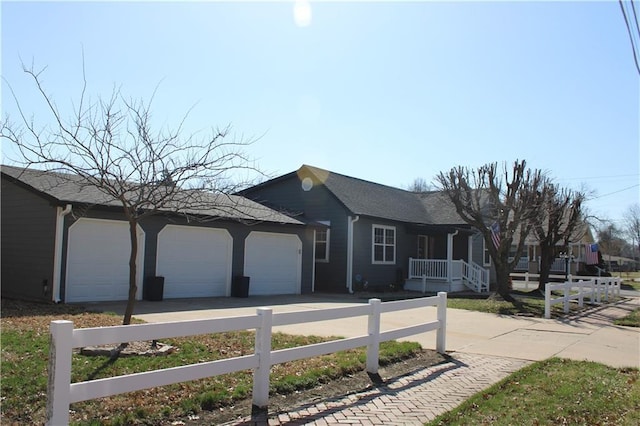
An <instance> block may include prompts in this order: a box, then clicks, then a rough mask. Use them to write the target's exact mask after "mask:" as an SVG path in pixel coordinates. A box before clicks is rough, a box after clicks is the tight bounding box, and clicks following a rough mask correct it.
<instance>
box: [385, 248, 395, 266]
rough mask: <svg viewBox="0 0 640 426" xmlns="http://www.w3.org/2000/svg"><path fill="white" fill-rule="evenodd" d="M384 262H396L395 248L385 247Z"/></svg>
mask: <svg viewBox="0 0 640 426" xmlns="http://www.w3.org/2000/svg"><path fill="white" fill-rule="evenodd" d="M384 260H385V262H393V261H394V258H393V246H387V247H385V256H384Z"/></svg>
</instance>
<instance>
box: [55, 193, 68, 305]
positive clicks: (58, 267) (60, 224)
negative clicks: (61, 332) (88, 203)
mask: <svg viewBox="0 0 640 426" xmlns="http://www.w3.org/2000/svg"><path fill="white" fill-rule="evenodd" d="M69 213H71V204H67V205H66V207H65V208H64V210H63V209H62V207H56V235H55V241H54V251H53V284H52V288H51V297H52V298H53V301H54V302H55V303H60V302H61V299H60V281H61V280H62V240H63V238H62V237H63V235H62V231H63V229H64V217H65V216H66V215H68V214H69Z"/></svg>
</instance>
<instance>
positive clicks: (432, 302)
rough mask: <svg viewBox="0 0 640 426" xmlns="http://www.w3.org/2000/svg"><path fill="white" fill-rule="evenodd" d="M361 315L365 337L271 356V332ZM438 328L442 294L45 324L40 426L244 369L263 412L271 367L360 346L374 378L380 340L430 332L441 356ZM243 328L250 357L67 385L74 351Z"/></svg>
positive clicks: (441, 327)
mask: <svg viewBox="0 0 640 426" xmlns="http://www.w3.org/2000/svg"><path fill="white" fill-rule="evenodd" d="M430 306H436V307H437V319H436V320H435V321H430V322H424V323H419V324H416V325H412V326H408V327H403V328H398V329H394V330H389V331H384V332H382V331H380V326H381V314H383V313H387V312H395V311H403V310H406V309H415V308H423V307H430ZM365 315H366V316H368V328H367V334H366V335H362V336H357V337H351V338H348V339H341V340H333V341H329V342H323V343H318V344H313V345H307V346H299V347H296V348H289V349H281V350H277V351H272V350H271V333H272V329H273V327H275V326H282V325H289V324H302V323H307V322H314V321H325V320H335V319H342V318H350V317H357V316H365ZM446 323H447V294H446V293H444V292H441V293H438V295H437V296H433V297H424V298H419V299H411V300H401V301H395V302H385V303H381V301H380V300H379V299H371V300H369V303H368V304H363V305H358V306H348V307H340V308H331V309H322V310H309V311H297V312H286V313H277V314H274V313H273V311H272V310H271V308H258V309H257V312H256V314H255V315H246V316H238V317H225V318H216V319H206V320H195V321H177V322H166V323H155V324H136V325H126V326H117V327H98V328H84V329H74V328H73V322H71V321H60V320H59V321H52V322H51V326H50V333H51V343H50V350H49V385H48V392H47V425H65V424H68V423H69V405H70V404H71V403H74V402H79V401H86V400H89V399H95V398H101V397H106V396H111V395H117V394H121V393H125V392H133V391H137V390H142V389H148V388H152V387H156V386H165V385H170V384H173V383H179V382H185V381H190V380H197V379H202V378H206V377H212V376H217V375H221V374H227V373H233V372H236V371H241V370H249V369H252V370H254V374H253V405H255V406H257V407H260V408H264V407H266V406H267V405H268V400H269V370H270V368H271V366H272V365H274V364H280V363H283V362H288V361H293V360H297V359H303V358H309V357H313V356H319V355H324V354H328V353H333V352H337V351H342V350H346V349H352V348H357V347H362V346H366V347H367V361H366V368H367V371H368V372H369V373H377V372H378V360H379V345H380V343H381V342H385V341H388V340H395V339H399V338H403V337H408V336H411V335H414V334H419V333H424V332H428V331H432V330H436V332H437V334H436V350H437V351H438V352H440V353H444V352H445V343H446ZM246 329H255V330H256V337H255V350H254V353H253V354H252V355H246V356H240V357H235V358H228V359H223V360H217V361H210V362H203V363H199V364H191V365H185V366H180V367H174V368H167V369H162V370H155V371H148V372H143V373H135V374H128V375H123V376H117V377H110V378H105V379H98V380H91V381H85V382H76V383H71V362H72V354H73V349H74V348H80V347H85V346H94V345H103V344H117V343H121V342H132V341H137V340H158V339H161V338H170V337H180V336H194V335H199V334H211V333H221V332H225V331H234V330H246Z"/></svg>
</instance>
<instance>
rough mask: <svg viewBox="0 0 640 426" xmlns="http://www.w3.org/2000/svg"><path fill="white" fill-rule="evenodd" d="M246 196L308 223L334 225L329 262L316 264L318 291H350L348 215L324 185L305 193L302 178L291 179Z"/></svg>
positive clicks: (330, 240)
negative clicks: (283, 210)
mask: <svg viewBox="0 0 640 426" xmlns="http://www.w3.org/2000/svg"><path fill="white" fill-rule="evenodd" d="M245 196H246V197H247V198H249V199H252V200H253V201H257V202H262V203H265V204H267V205H268V206H269V207H272V208H275V209H276V210H277V209H286V210H287V211H288V212H289V213H293V214H295V213H299V214H302V215H303V216H304V217H305V219H308V220H312V221H328V222H330V224H331V227H330V235H329V262H316V265H315V267H316V278H315V290H316V291H328V292H334V291H342V292H344V291H346V283H345V281H346V276H345V274H344V271H345V270H346V267H347V226H348V225H347V214H348V212H347V211H346V210H345V208H344V206H343V205H342V204H340V203H339V202H338V201H337V200H336V198H335V197H334V196H333V195H332V194H331V193H330V192H329V191H328V190H327V189H326V188H325V187H324V186H323V185H314V186H313V187H312V188H311V189H310V190H308V191H305V190H303V189H302V186H301V184H300V180H299V179H298V177H297V176H291V177H290V178H287V179H282V180H281V181H280V182H279V183H278V185H274V186H265V187H260V186H258V187H255V188H252V189H251V190H250V191H248V192H247V193H246V194H245ZM312 238H313V237H312ZM312 241H313V240H312Z"/></svg>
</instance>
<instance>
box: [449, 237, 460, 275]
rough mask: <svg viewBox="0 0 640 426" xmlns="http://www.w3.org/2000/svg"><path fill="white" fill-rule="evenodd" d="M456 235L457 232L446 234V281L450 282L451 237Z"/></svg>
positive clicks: (451, 273)
mask: <svg viewBox="0 0 640 426" xmlns="http://www.w3.org/2000/svg"><path fill="white" fill-rule="evenodd" d="M456 235H458V231H457V230H456V232H454V233H452V234H447V281H448V282H451V281H452V280H451V276H452V275H453V237H455V236H456Z"/></svg>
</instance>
